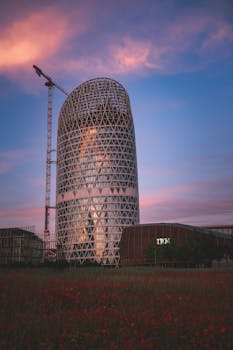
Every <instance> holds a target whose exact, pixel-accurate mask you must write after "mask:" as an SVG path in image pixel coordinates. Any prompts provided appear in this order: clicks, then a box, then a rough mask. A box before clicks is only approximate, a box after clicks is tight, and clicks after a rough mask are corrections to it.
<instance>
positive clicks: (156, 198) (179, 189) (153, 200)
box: [140, 183, 200, 207]
mask: <svg viewBox="0 0 233 350" xmlns="http://www.w3.org/2000/svg"><path fill="white" fill-rule="evenodd" d="M199 188H200V185H199V184H196V183H192V184H184V185H180V186H174V187H170V188H165V189H161V190H158V191H156V192H155V193H150V195H149V196H147V197H142V198H140V206H141V207H149V206H152V205H153V206H154V205H158V204H160V203H164V202H166V201H167V199H168V198H171V197H173V196H174V195H180V196H181V195H183V194H190V193H192V192H193V191H197V190H198V189H199Z"/></svg>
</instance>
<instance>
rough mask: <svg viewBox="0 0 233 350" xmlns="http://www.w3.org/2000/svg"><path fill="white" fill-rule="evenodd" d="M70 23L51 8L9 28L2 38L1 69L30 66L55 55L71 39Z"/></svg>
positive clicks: (4, 30) (0, 38) (0, 47)
mask: <svg viewBox="0 0 233 350" xmlns="http://www.w3.org/2000/svg"><path fill="white" fill-rule="evenodd" d="M68 28H69V26H68V21H67V19H66V18H65V17H64V16H62V14H61V13H59V12H58V11H56V10H54V9H52V8H50V9H49V8H48V9H44V10H43V11H38V12H35V13H31V14H30V15H28V16H27V17H25V18H23V19H21V20H17V21H15V22H13V23H11V24H9V25H8V26H7V27H6V28H3V29H2V30H1V34H0V41H1V46H0V69H1V70H4V69H8V68H10V67H18V66H22V65H29V64H32V63H34V62H37V61H40V60H41V59H44V58H45V57H49V56H51V55H53V54H54V53H55V52H56V51H57V50H58V49H59V48H60V46H61V44H62V43H63V41H64V39H65V38H66V37H67V36H69V30H68Z"/></svg>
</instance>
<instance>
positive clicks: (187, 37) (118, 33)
mask: <svg viewBox="0 0 233 350" xmlns="http://www.w3.org/2000/svg"><path fill="white" fill-rule="evenodd" d="M106 4H107V3H106ZM106 4H104V5H106ZM131 5H132V4H131ZM118 6H119V7H120V8H121V6H122V9H123V8H125V13H124V15H123V17H122V18H121V22H120V23H121V26H119V25H118V26H117V23H118V21H119V9H118V11H117V8H118ZM141 6H142V5H140V4H134V8H133V13H134V12H135V13H139V12H140V11H139V10H140V7H141ZM169 6H170V11H171V13H173V12H172V10H174V8H173V6H172V5H169ZM169 6H168V7H169ZM150 8H152V9H153V2H152V1H151V2H150V1H148V9H150ZM98 10H99V5H97V4H95V3H91V5H90V2H88V1H87V3H86V4H82V6H81V5H80V4H79V3H72V4H71V5H67V4H65V2H63V1H61V2H58V3H57V4H56V5H53V6H50V7H44V8H42V9H41V8H40V9H37V11H36V12H31V13H29V14H27V15H25V17H24V18H21V19H19V18H18V17H17V20H15V21H13V22H12V23H11V24H9V23H8V25H7V26H5V27H4V26H3V25H2V27H1V28H0V29H1V32H0V41H1V46H0V71H1V72H2V74H7V76H8V77H9V76H12V78H13V79H17V80H19V81H20V82H21V83H22V81H24V85H28V81H27V82H26V83H25V80H27V77H26V74H24V75H23V76H22V74H21V72H22V71H21V69H26V70H27V72H28V71H30V73H27V74H28V75H29V76H30V77H32V76H33V73H32V68H31V65H32V64H34V63H35V64H38V65H39V66H40V65H42V67H41V68H42V69H45V71H46V72H47V73H48V74H52V75H53V74H57V75H59V76H60V77H62V79H63V78H65V79H67V78H68V79H74V76H75V79H76V81H78V80H80V78H90V77H91V76H93V75H108V76H109V75H110V76H112V75H114V76H117V75H120V76H121V75H126V74H139V75H145V74H151V73H154V72H156V73H176V72H180V71H193V70H198V69H200V68H203V66H205V65H207V64H208V63H209V62H211V61H214V60H218V58H221V59H222V57H223V56H224V55H225V54H224V53H223V51H221V50H219V48H220V47H222V45H226V46H227V47H228V52H231V49H230V46H231V44H232V41H233V29H232V26H231V24H230V23H228V22H227V21H226V20H225V18H224V16H218V15H217V14H216V13H215V12H211V11H207V9H206V8H205V11H202V12H201V11H200V9H199V8H198V7H195V6H191V7H188V8H187V10H186V11H182V12H179V13H178V12H177V11H174V14H173V15H172V16H170V17H169V18H168V17H167V13H165V12H164V8H163V6H159V5H158V6H157V10H156V13H157V16H156V18H152V17H151V16H149V14H148V15H147V16H146V17H143V16H141V17H140V19H138V20H137V21H132V16H130V14H131V12H132V11H131V10H132V9H131V8H130V3H124V4H123V2H122V3H121V4H120V3H119V5H113V4H111V5H109V4H108V13H107V15H104V14H100V15H98V13H99V12H98ZM116 13H117V16H116ZM21 16H22V14H21ZM110 23H112V24H113V25H112V26H111V25H110ZM116 28H117V30H116ZM224 52H227V50H224ZM213 53H214V54H213ZM190 56H192V59H190ZM16 68H20V72H19V71H18V72H17V71H16ZM33 78H35V77H34V76H33ZM30 79H32V78H30ZM33 81H35V79H33ZM34 84H36V83H34ZM30 85H31V84H30ZM173 107H174V106H173ZM176 107H177V106H176Z"/></svg>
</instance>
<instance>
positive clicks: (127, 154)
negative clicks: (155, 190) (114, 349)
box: [56, 78, 139, 265]
mask: <svg viewBox="0 0 233 350" xmlns="http://www.w3.org/2000/svg"><path fill="white" fill-rule="evenodd" d="M56 207H57V214H56V233H57V248H58V259H66V260H68V261H75V262H77V263H80V264H82V263H84V262H85V261H97V262H100V263H102V264H105V265H117V264H118V261H119V241H120V238H121V233H122V229H123V228H124V227H125V226H130V225H133V224H137V223H138V222H139V203H138V179H137V160H136V146H135V134H134V125H133V119H132V114H131V109H130V102H129V97H128V94H127V92H126V90H125V89H124V88H123V86H122V85H121V84H119V83H118V82H117V81H114V80H111V79H108V78H97V79H92V80H89V81H87V82H85V83H83V84H81V85H80V86H78V87H77V88H76V89H75V90H74V91H73V92H72V93H71V94H70V95H69V96H68V98H67V99H66V101H65V103H64V105H63V106H62V109H61V112H60V117H59V123H58V139H57V195H56Z"/></svg>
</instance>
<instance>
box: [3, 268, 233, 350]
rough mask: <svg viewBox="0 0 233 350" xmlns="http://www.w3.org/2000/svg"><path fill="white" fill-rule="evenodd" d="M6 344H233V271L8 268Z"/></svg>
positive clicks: (109, 349)
mask: <svg viewBox="0 0 233 350" xmlns="http://www.w3.org/2000/svg"><path fill="white" fill-rule="evenodd" d="M0 349H1V350H12V349H22V350H27V349H33V350H34V349H38V350H39V349H40V350H52V349H54V350H55V349H56V350H57V349H79V350H82V349H88V350H91V349H105V350H137V349H153V350H154V349H158V350H160V349H161V350H165V349H169V350H170V349H171V350H176V349H180V350H181V349H187V350H191V349H198V350H202V349H208V350H221V349H222V350H227V349H229V350H230V349H231V350H232V349H233V270H231V269H228V270H220V269H219V270H217V269H216V270H214V269H213V270H211V269H202V270H201V269H200V270H191V269H190V270H189V269H187V270H167V269H164V270H162V269H157V268H153V267H146V268H121V269H110V268H93V267H88V268H79V269H78V268H77V269H75V268H70V269H66V270H55V269H48V268H41V269H37V268H33V269H29V268H28V269H22V268H21V269H20V268H18V269H14V270H13V269H1V270H0Z"/></svg>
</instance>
